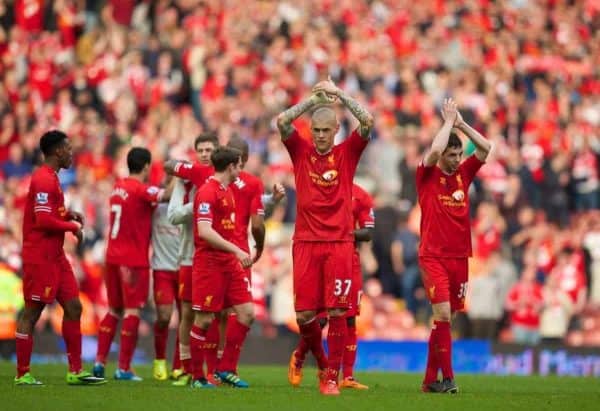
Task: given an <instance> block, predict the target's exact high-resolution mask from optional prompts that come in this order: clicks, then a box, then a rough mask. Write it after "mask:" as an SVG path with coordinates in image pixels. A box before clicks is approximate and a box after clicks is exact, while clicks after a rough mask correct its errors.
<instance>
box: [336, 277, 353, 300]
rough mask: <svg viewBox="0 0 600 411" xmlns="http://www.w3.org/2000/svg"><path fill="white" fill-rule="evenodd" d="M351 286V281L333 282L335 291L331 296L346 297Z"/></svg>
mask: <svg viewBox="0 0 600 411" xmlns="http://www.w3.org/2000/svg"><path fill="white" fill-rule="evenodd" d="M351 286H352V280H335V290H334V291H333V295H335V296H339V295H348V293H349V292H350V287H351Z"/></svg>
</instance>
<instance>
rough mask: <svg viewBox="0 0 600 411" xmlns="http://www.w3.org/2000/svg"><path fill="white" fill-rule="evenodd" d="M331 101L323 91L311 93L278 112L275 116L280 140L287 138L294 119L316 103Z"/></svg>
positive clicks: (290, 132) (292, 127)
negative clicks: (302, 99) (304, 98)
mask: <svg viewBox="0 0 600 411" xmlns="http://www.w3.org/2000/svg"><path fill="white" fill-rule="evenodd" d="M331 102H332V99H331V98H330V97H328V96H327V95H326V94H325V93H322V92H321V93H319V92H317V93H314V94H312V95H311V96H310V97H309V98H308V99H306V100H304V101H302V102H300V103H298V104H296V105H295V106H292V107H290V108H288V109H287V110H286V111H284V112H283V113H281V114H279V115H278V116H277V128H278V129H279V134H281V140H283V141H285V140H287V138H288V137H289V136H290V135H291V134H292V132H293V131H294V126H293V125H292V122H293V121H294V120H296V119H297V118H298V117H300V116H301V115H302V114H304V113H305V112H306V111H308V110H310V109H311V108H313V107H315V106H317V105H320V104H327V103H331Z"/></svg>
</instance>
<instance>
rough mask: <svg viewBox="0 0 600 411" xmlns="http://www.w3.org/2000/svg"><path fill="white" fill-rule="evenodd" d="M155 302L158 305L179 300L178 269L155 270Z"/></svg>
mask: <svg viewBox="0 0 600 411" xmlns="http://www.w3.org/2000/svg"><path fill="white" fill-rule="evenodd" d="M152 278H153V279H154V283H153V291H154V303H155V304H156V305H171V304H173V302H174V301H175V300H179V296H178V290H179V273H178V272H177V271H165V270H154V271H153V272H152Z"/></svg>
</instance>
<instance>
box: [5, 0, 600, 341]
mask: <svg viewBox="0 0 600 411" xmlns="http://www.w3.org/2000/svg"><path fill="white" fill-rule="evenodd" d="M599 67H600V4H599V3H598V2H597V1H594V0H581V1H559V0H546V1H542V0H537V1H523V0H505V1H489V0H463V1H442V0H423V1H418V2H414V1H408V0H371V1H369V0H295V1H293V2H292V1H280V2H278V1H266V0H263V1H260V0H251V1H238V0H156V1H147V0H146V1H144V0H105V1H89V0H88V1H86V0H56V1H49V0H0V330H3V331H5V332H4V333H3V334H4V335H0V339H2V338H12V336H11V335H10V333H11V328H10V327H12V325H11V324H12V322H11V319H14V315H15V312H16V311H18V309H19V308H20V305H19V304H21V303H22V302H20V300H19V299H18V298H14V296H15V295H18V288H19V286H20V284H19V278H18V277H19V275H20V269H21V259H20V244H21V221H22V213H23V211H22V209H23V205H24V199H25V195H26V193H27V189H28V184H29V176H30V174H31V171H32V169H33V168H34V167H35V165H36V164H37V163H38V162H39V158H40V155H39V152H38V149H37V145H38V139H39V136H40V135H41V134H42V133H43V132H44V131H45V130H47V129H48V128H60V129H61V130H64V131H65V132H67V133H68V135H69V136H70V138H71V141H72V144H73V147H74V157H75V161H74V166H73V167H72V168H71V169H70V170H63V171H62V172H61V173H60V180H61V183H62V185H63V188H64V191H65V196H66V201H67V203H68V205H69V206H70V207H71V208H73V209H76V210H81V211H83V212H84V213H85V216H86V218H87V231H86V239H85V243H84V244H83V245H82V246H79V247H77V246H76V245H75V244H74V240H73V238H71V236H69V235H67V241H66V245H65V247H66V249H67V252H68V255H69V257H70V259H71V262H72V264H73V266H74V269H75V272H76V273H77V276H78V278H79V281H80V285H81V290H82V293H83V300H84V305H85V306H86V313H87V317H86V318H87V319H88V321H87V322H86V324H87V326H86V328H85V329H84V333H88V334H94V333H95V327H96V323H95V319H96V318H98V316H100V315H102V313H103V310H105V309H106V298H105V291H104V287H103V284H102V281H103V280H102V277H103V269H104V267H103V263H104V250H105V245H106V242H105V238H106V231H107V226H108V209H107V206H108V196H109V192H110V190H111V187H112V184H113V182H114V180H115V178H118V177H122V176H124V175H125V174H126V165H125V163H124V155H125V153H126V152H127V150H128V149H129V148H130V147H131V146H133V145H142V146H145V147H148V148H149V149H150V150H151V152H152V155H153V167H152V173H151V181H152V182H153V183H155V184H160V183H161V181H162V179H163V176H164V172H163V170H162V163H163V161H164V160H165V159H168V158H180V159H183V158H190V156H191V155H192V154H193V152H192V142H193V140H194V138H195V137H196V136H197V135H198V134H199V133H200V132H202V131H204V130H215V131H217V133H218V135H219V138H220V140H221V142H222V143H225V142H227V140H228V139H229V138H230V137H231V136H233V135H239V136H241V137H242V138H244V139H246V140H247V141H248V143H249V145H250V153H251V155H250V160H249V162H248V164H247V166H246V169H247V170H248V171H250V172H252V173H255V174H256V175H259V176H260V177H262V179H263V181H264V182H265V186H266V187H267V188H268V187H270V186H271V185H272V183H274V182H282V183H283V184H284V185H285V187H286V191H287V200H286V202H285V203H284V204H282V205H280V206H278V207H277V208H275V210H274V211H273V212H272V214H271V215H270V216H269V219H268V221H267V245H266V250H265V253H264V255H263V257H262V259H261V260H260V261H259V263H258V264H256V265H255V266H254V274H253V275H254V277H253V278H254V279H253V284H254V285H255V290H254V293H255V299H256V304H257V308H258V319H259V326H257V327H256V330H255V331H254V332H256V333H263V334H264V335H267V336H271V337H272V336H276V335H277V334H278V333H285V332H289V330H290V329H291V328H293V318H294V317H293V307H292V300H293V297H292V279H291V250H290V242H291V233H292V230H293V223H294V218H295V215H294V214H295V211H294V207H295V187H294V180H293V174H292V168H291V163H290V160H289V157H288V155H287V153H286V151H285V149H284V147H283V145H282V144H281V143H280V140H279V136H278V133H277V130H276V127H275V126H274V118H275V117H276V115H277V114H278V113H279V112H281V111H282V110H284V109H285V108H287V107H289V106H290V105H292V104H295V103H296V102H298V101H300V100H301V99H303V98H304V97H306V96H307V95H308V93H309V92H310V89H311V87H312V86H313V85H314V84H315V83H316V82H317V81H319V80H322V79H325V78H326V77H327V76H328V75H331V77H332V79H333V80H334V81H335V82H336V83H337V84H338V85H339V86H340V87H342V88H343V89H344V90H346V91H347V92H348V93H350V94H352V95H353V96H355V97H356V98H357V99H359V101H361V102H362V103H364V104H365V105H366V106H367V107H368V109H369V110H370V111H371V113H372V114H373V115H374V117H375V120H376V124H375V130H374V132H373V140H372V141H371V143H370V144H369V146H368V148H367V150H366V152H365V154H364V156H363V159H362V160H361V164H360V166H359V170H358V173H357V176H356V181H357V182H358V183H359V184H360V185H362V186H363V187H364V188H365V189H366V190H367V191H369V192H370V193H371V194H372V195H373V197H374V198H375V204H376V209H375V215H376V226H375V233H374V241H373V243H372V244H371V245H368V246H365V247H363V249H361V255H362V264H363V273H364V279H365V287H364V297H363V306H362V309H363V314H362V316H361V317H360V319H359V324H358V329H359V333H360V335H361V336H362V337H363V338H379V339H397V340H400V339H426V338H427V336H428V325H427V324H428V320H429V316H430V312H429V308H428V304H427V302H426V299H425V292H424V290H423V289H422V285H421V282H420V277H419V276H420V274H419V266H418V262H417V258H416V250H417V247H418V242H419V224H418V222H419V209H418V205H417V203H416V191H415V181H414V175H415V169H416V167H417V164H418V163H419V161H420V158H421V156H422V154H423V151H424V150H425V149H426V148H427V147H428V146H429V144H430V143H431V141H432V138H433V136H434V135H435V133H436V131H437V129H438V128H439V127H440V125H441V121H440V116H439V107H440V104H441V102H442V101H443V99H444V98H445V97H447V96H452V97H453V98H454V99H455V100H456V101H457V102H458V105H459V108H460V110H461V113H462V115H463V117H464V118H465V120H466V121H467V122H469V123H470V124H472V125H473V126H474V127H475V128H477V129H478V130H479V131H481V132H482V133H483V134H484V135H485V136H486V137H487V138H489V139H490V140H492V141H493V143H494V145H495V147H494V151H493V153H492V156H491V159H490V160H489V161H488V162H487V164H486V165H485V166H484V167H483V168H482V169H481V171H480V173H479V175H478V178H477V179H476V180H475V182H474V184H473V186H472V189H471V193H470V195H471V208H472V210H471V212H472V217H473V219H472V221H473V239H474V241H473V244H474V255H473V258H472V260H471V280H470V284H469V286H470V295H469V299H468V309H467V312H466V313H464V314H462V315H460V316H459V318H458V320H457V321H456V324H455V328H456V329H455V332H456V333H457V335H458V336H462V337H467V338H468V337H473V338H489V339H492V340H496V341H506V342H511V341H514V342H520V343H526V344H537V343H538V342H539V341H540V340H544V341H546V342H567V343H569V344H572V345H600V211H599V204H600V197H599V196H600V180H599V177H600V175H599V154H600V132H599V130H600V76H599ZM339 119H340V121H341V129H340V133H339V139H340V140H341V139H343V138H344V136H345V135H347V134H348V133H349V131H351V129H352V128H353V127H354V126H355V122H354V120H353V119H352V116H351V114H350V113H348V112H346V111H345V110H344V109H343V108H342V107H339ZM295 125H296V127H297V128H298V129H299V130H300V131H301V133H302V134H303V135H304V136H306V137H307V138H309V129H308V119H307V118H302V119H299V120H298V121H297V122H296V124H295ZM472 151H473V147H472V145H470V144H468V142H467V141H465V153H466V155H468V154H470V153H471V152H472ZM52 317H53V311H52V310H49V312H48V320H49V321H48V322H47V323H44V322H40V323H38V326H39V327H45V326H47V324H52ZM147 320H148V321H150V320H151V314H148V317H147ZM147 324H148V323H147V322H146V323H144V326H143V328H142V333H143V332H144V329H145V330H146V332H149V331H150V327H148V325H147ZM144 327H145V328H144Z"/></svg>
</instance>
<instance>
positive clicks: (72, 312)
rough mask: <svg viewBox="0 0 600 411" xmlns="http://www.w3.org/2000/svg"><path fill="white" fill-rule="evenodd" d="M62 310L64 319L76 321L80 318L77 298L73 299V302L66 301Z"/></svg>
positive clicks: (79, 302)
mask: <svg viewBox="0 0 600 411" xmlns="http://www.w3.org/2000/svg"><path fill="white" fill-rule="evenodd" d="M63 308H64V316H65V318H66V319H68V320H78V319H79V318H81V311H82V307H81V301H79V298H75V299H73V300H70V301H68V302H67V303H66V304H65V305H64V307H63Z"/></svg>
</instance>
